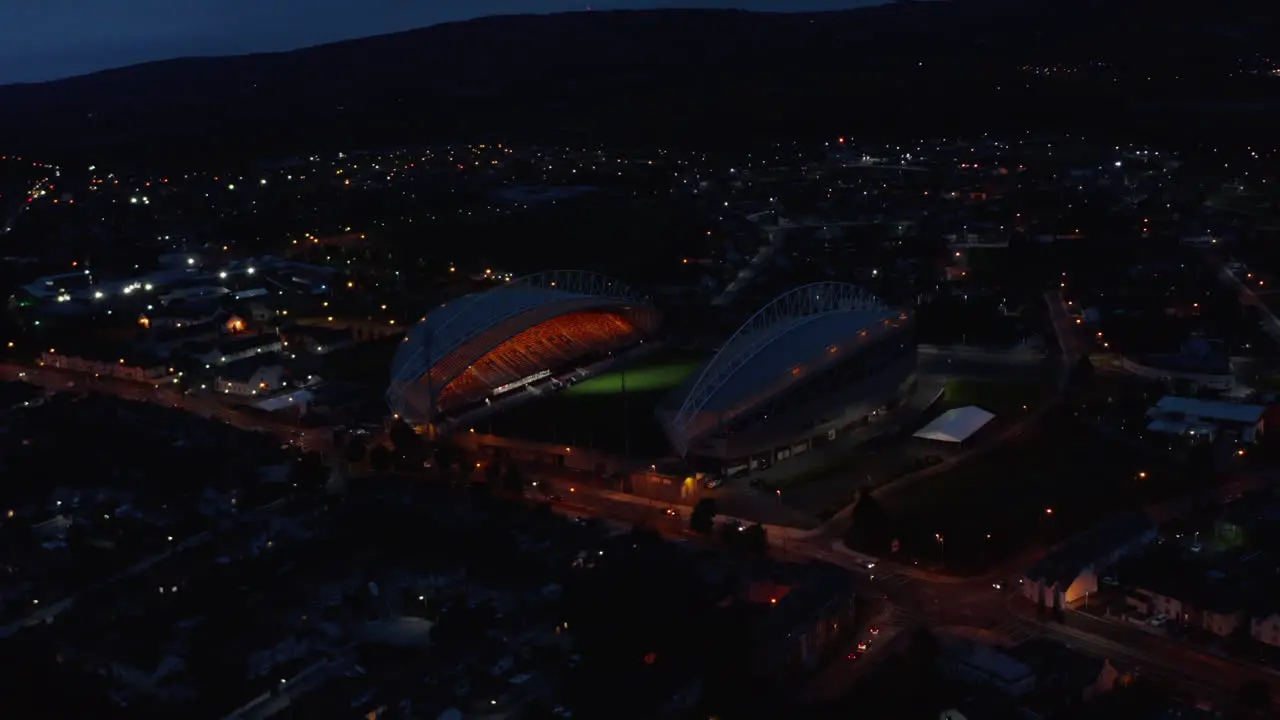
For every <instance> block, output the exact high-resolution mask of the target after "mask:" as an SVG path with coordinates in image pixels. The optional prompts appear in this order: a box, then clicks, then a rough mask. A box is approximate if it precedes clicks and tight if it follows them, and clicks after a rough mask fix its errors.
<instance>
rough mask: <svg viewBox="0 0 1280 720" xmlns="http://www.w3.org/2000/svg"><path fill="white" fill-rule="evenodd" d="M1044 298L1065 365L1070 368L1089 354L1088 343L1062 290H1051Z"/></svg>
mask: <svg viewBox="0 0 1280 720" xmlns="http://www.w3.org/2000/svg"><path fill="white" fill-rule="evenodd" d="M1044 300H1045V303H1046V304H1047V305H1048V306H1049V319H1050V320H1052V321H1053V332H1054V334H1055V335H1057V337H1058V347H1059V348H1061V349H1062V357H1063V359H1064V360H1065V361H1066V362H1065V367H1067V368H1070V367H1072V365H1073V364H1074V363H1075V362H1076V361H1077V360H1078V359H1079V358H1080V356H1081V355H1085V354H1088V352H1089V348H1088V345H1086V344H1085V343H1084V341H1083V339H1082V338H1081V337H1080V333H1079V331H1077V329H1076V328H1077V326H1076V321H1075V318H1072V317H1071V315H1070V313H1068V311H1067V303H1066V301H1065V300H1064V299H1063V297H1062V290H1061V289H1058V290H1050V291H1049V292H1047V293H1045V294H1044Z"/></svg>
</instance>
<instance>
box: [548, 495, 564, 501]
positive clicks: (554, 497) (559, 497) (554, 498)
mask: <svg viewBox="0 0 1280 720" xmlns="http://www.w3.org/2000/svg"><path fill="white" fill-rule="evenodd" d="M547 499H548V500H550V501H551V502H564V496H563V495H555V494H553V495H548V496H547Z"/></svg>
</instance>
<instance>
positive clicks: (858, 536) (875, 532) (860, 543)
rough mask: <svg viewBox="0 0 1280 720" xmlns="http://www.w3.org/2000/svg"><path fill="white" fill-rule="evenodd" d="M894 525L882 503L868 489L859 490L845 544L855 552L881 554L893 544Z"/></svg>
mask: <svg viewBox="0 0 1280 720" xmlns="http://www.w3.org/2000/svg"><path fill="white" fill-rule="evenodd" d="M892 539H893V538H892V523H891V521H890V519H889V513H887V512H886V511H885V509H884V507H883V506H882V505H880V501H879V500H876V497H875V495H872V494H871V491H870V490H868V489H867V488H860V489H859V490H858V495H857V498H856V499H855V500H854V501H853V511H852V512H851V513H850V517H849V530H848V532H846V533H845V537H844V544H845V545H847V546H849V547H850V548H852V549H854V550H865V551H867V552H874V553H880V552H884V551H885V550H887V549H888V547H889V544H890V542H892Z"/></svg>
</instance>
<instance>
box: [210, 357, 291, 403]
mask: <svg viewBox="0 0 1280 720" xmlns="http://www.w3.org/2000/svg"><path fill="white" fill-rule="evenodd" d="M284 382H285V370H284V366H283V365H282V364H281V358H280V356H279V355H276V354H271V355H264V356H261V357H247V358H244V359H242V360H237V361H235V362H232V363H227V364H226V365H222V366H219V367H218V369H217V379H216V380H215V387H217V389H218V391H219V392H222V393H224V394H228V395H242V396H253V395H266V394H268V393H271V392H275V391H276V390H279V389H281V388H283V387H284Z"/></svg>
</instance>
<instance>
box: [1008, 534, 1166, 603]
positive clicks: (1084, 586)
mask: <svg viewBox="0 0 1280 720" xmlns="http://www.w3.org/2000/svg"><path fill="white" fill-rule="evenodd" d="M1155 537H1156V525H1155V523H1153V522H1151V520H1150V519H1148V518H1147V517H1146V516H1145V515H1143V514H1141V513H1136V514H1132V515H1125V516H1123V517H1120V518H1117V519H1115V520H1112V521H1111V522H1109V523H1106V524H1104V525H1102V526H1100V527H1097V528H1095V529H1093V530H1091V531H1090V532H1088V533H1085V534H1084V535H1080V536H1078V537H1076V538H1074V539H1072V540H1069V541H1068V542H1066V543H1064V544H1063V545H1060V546H1059V547H1057V548H1055V549H1054V550H1052V551H1050V552H1049V554H1048V555H1046V556H1045V557H1044V558H1042V559H1041V560H1040V561H1039V562H1037V563H1036V564H1035V565H1033V566H1031V568H1030V569H1028V570H1027V574H1026V577H1024V578H1023V581H1022V594H1023V596H1024V597H1026V598H1027V599H1028V600H1030V601H1032V602H1034V603H1036V604H1038V605H1043V606H1044V607H1049V608H1055V609H1062V608H1065V607H1067V605H1068V604H1069V603H1072V602H1075V601H1076V600H1079V599H1081V598H1083V597H1084V596H1085V595H1086V594H1087V593H1094V592H1097V591H1098V573H1099V572H1100V571H1102V570H1103V569H1105V568H1107V567H1109V566H1111V565H1112V564H1114V563H1115V562H1116V561H1117V560H1119V559H1120V558H1122V557H1124V556H1126V555H1129V554H1130V553H1133V552H1135V551H1137V550H1139V549H1141V548H1144V547H1146V546H1147V545H1149V544H1150V543H1151V541H1153V540H1155Z"/></svg>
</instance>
